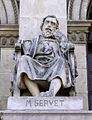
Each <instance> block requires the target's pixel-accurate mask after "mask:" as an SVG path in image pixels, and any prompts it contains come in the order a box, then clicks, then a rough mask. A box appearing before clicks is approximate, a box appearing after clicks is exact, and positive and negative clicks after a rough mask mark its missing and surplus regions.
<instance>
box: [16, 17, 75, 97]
mask: <svg viewBox="0 0 92 120" xmlns="http://www.w3.org/2000/svg"><path fill="white" fill-rule="evenodd" d="M41 31H42V33H41V34H40V35H39V36H38V37H35V38H34V39H32V40H18V42H17V43H16V46H15V49H17V48H18V46H19V45H20V46H21V56H20V57H18V56H17V57H18V59H17V64H16V67H15V79H16V80H15V82H16V86H17V88H19V89H23V88H26V89H28V90H29V92H30V94H31V95H32V96H45V97H46V96H56V94H57V93H58V91H59V90H60V89H61V88H68V87H71V86H73V85H74V82H73V81H74V79H75V77H77V71H76V65H74V67H72V64H71V60H70V59H69V56H70V55H69V51H70V50H74V45H73V44H72V43H71V42H69V41H68V40H67V39H66V37H65V36H64V35H63V34H62V32H60V30H59V21H58V20H57V18H56V17H55V16H47V17H45V18H44V19H43V22H42V25H41ZM18 50H19V49H17V50H16V55H17V53H18ZM39 86H42V87H43V88H46V87H47V86H48V87H47V89H46V90H43V91H42V90H40V88H39Z"/></svg>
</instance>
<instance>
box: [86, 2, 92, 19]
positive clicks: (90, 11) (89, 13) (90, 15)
mask: <svg viewBox="0 0 92 120" xmlns="http://www.w3.org/2000/svg"><path fill="white" fill-rule="evenodd" d="M87 20H92V1H90V3H89V6H88V10H87Z"/></svg>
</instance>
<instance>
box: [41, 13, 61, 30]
mask: <svg viewBox="0 0 92 120" xmlns="http://www.w3.org/2000/svg"><path fill="white" fill-rule="evenodd" d="M49 17H51V18H55V19H56V22H57V26H56V29H58V27H59V21H58V19H57V18H56V16H54V15H48V16H46V17H45V18H44V19H43V21H42V25H41V27H40V28H41V30H42V27H43V25H44V22H45V20H46V19H47V18H49Z"/></svg>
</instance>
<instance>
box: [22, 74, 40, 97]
mask: <svg viewBox="0 0 92 120" xmlns="http://www.w3.org/2000/svg"><path fill="white" fill-rule="evenodd" d="M24 83H25V85H26V87H27V88H28V90H29V91H30V93H31V94H32V96H39V94H40V91H39V88H38V85H37V84H36V83H34V82H32V81H31V80H30V79H29V78H28V77H27V75H25V76H24Z"/></svg>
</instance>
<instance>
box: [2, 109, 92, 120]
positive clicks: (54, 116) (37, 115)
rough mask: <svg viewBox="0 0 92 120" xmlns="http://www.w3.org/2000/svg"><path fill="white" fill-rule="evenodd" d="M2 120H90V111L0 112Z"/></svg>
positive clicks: (91, 117)
mask: <svg viewBox="0 0 92 120" xmlns="http://www.w3.org/2000/svg"><path fill="white" fill-rule="evenodd" d="M0 113H1V114H0V116H1V119H3V120H30V119H31V120H92V112H91V111H1V112H0Z"/></svg>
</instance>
